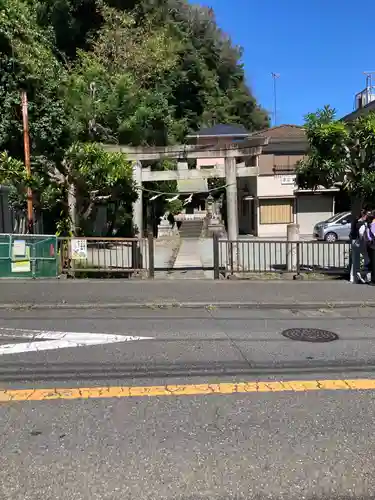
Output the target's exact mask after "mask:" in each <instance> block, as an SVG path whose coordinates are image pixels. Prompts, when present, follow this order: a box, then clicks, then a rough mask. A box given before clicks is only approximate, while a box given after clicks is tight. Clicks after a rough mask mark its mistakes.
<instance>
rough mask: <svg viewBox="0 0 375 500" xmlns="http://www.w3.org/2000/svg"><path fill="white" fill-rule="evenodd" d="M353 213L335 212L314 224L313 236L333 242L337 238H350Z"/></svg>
mask: <svg viewBox="0 0 375 500" xmlns="http://www.w3.org/2000/svg"><path fill="white" fill-rule="evenodd" d="M351 223H352V215H351V213H350V212H341V213H339V214H335V215H333V216H332V217H330V218H329V219H327V220H325V221H322V222H318V223H317V224H315V226H314V230H313V237H314V238H315V239H317V240H324V241H328V242H330V243H333V242H334V241H337V240H344V241H348V240H349V235H350V228H351Z"/></svg>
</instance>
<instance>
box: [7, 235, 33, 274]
mask: <svg viewBox="0 0 375 500" xmlns="http://www.w3.org/2000/svg"><path fill="white" fill-rule="evenodd" d="M11 271H12V273H29V272H30V271H31V261H30V247H28V246H26V241H25V240H14V241H13V245H12V263H11Z"/></svg>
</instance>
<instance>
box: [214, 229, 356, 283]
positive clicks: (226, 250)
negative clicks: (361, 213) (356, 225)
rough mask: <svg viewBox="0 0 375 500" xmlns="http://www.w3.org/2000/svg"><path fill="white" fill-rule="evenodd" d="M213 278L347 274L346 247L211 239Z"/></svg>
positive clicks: (347, 255) (343, 243)
mask: <svg viewBox="0 0 375 500" xmlns="http://www.w3.org/2000/svg"><path fill="white" fill-rule="evenodd" d="M213 252H214V277H215V279H218V278H219V277H220V273H221V272H223V273H229V274H245V273H285V272H290V273H295V274H297V275H298V274H302V273H322V274H331V275H335V274H336V275H343V274H346V273H347V272H348V269H349V259H350V244H349V243H347V242H335V243H327V242H320V241H298V242H294V241H293V242H288V241H271V240H270V241H260V240H239V241H227V240H218V239H217V238H214V244H213Z"/></svg>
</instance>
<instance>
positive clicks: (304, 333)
mask: <svg viewBox="0 0 375 500" xmlns="http://www.w3.org/2000/svg"><path fill="white" fill-rule="evenodd" d="M281 335H283V336H284V337H286V338H287V339H291V340H300V341H302V342H332V341H333V340H337V339H338V338H339V336H338V335H337V334H336V333H333V332H330V331H329V330H319V329H318V328H290V329H289V330H284V331H283V332H282V334H281Z"/></svg>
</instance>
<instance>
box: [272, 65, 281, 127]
mask: <svg viewBox="0 0 375 500" xmlns="http://www.w3.org/2000/svg"><path fill="white" fill-rule="evenodd" d="M271 75H272V78H273V126H274V127H276V125H277V93H276V80H277V79H278V78H280V73H273V72H272V73H271Z"/></svg>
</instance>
